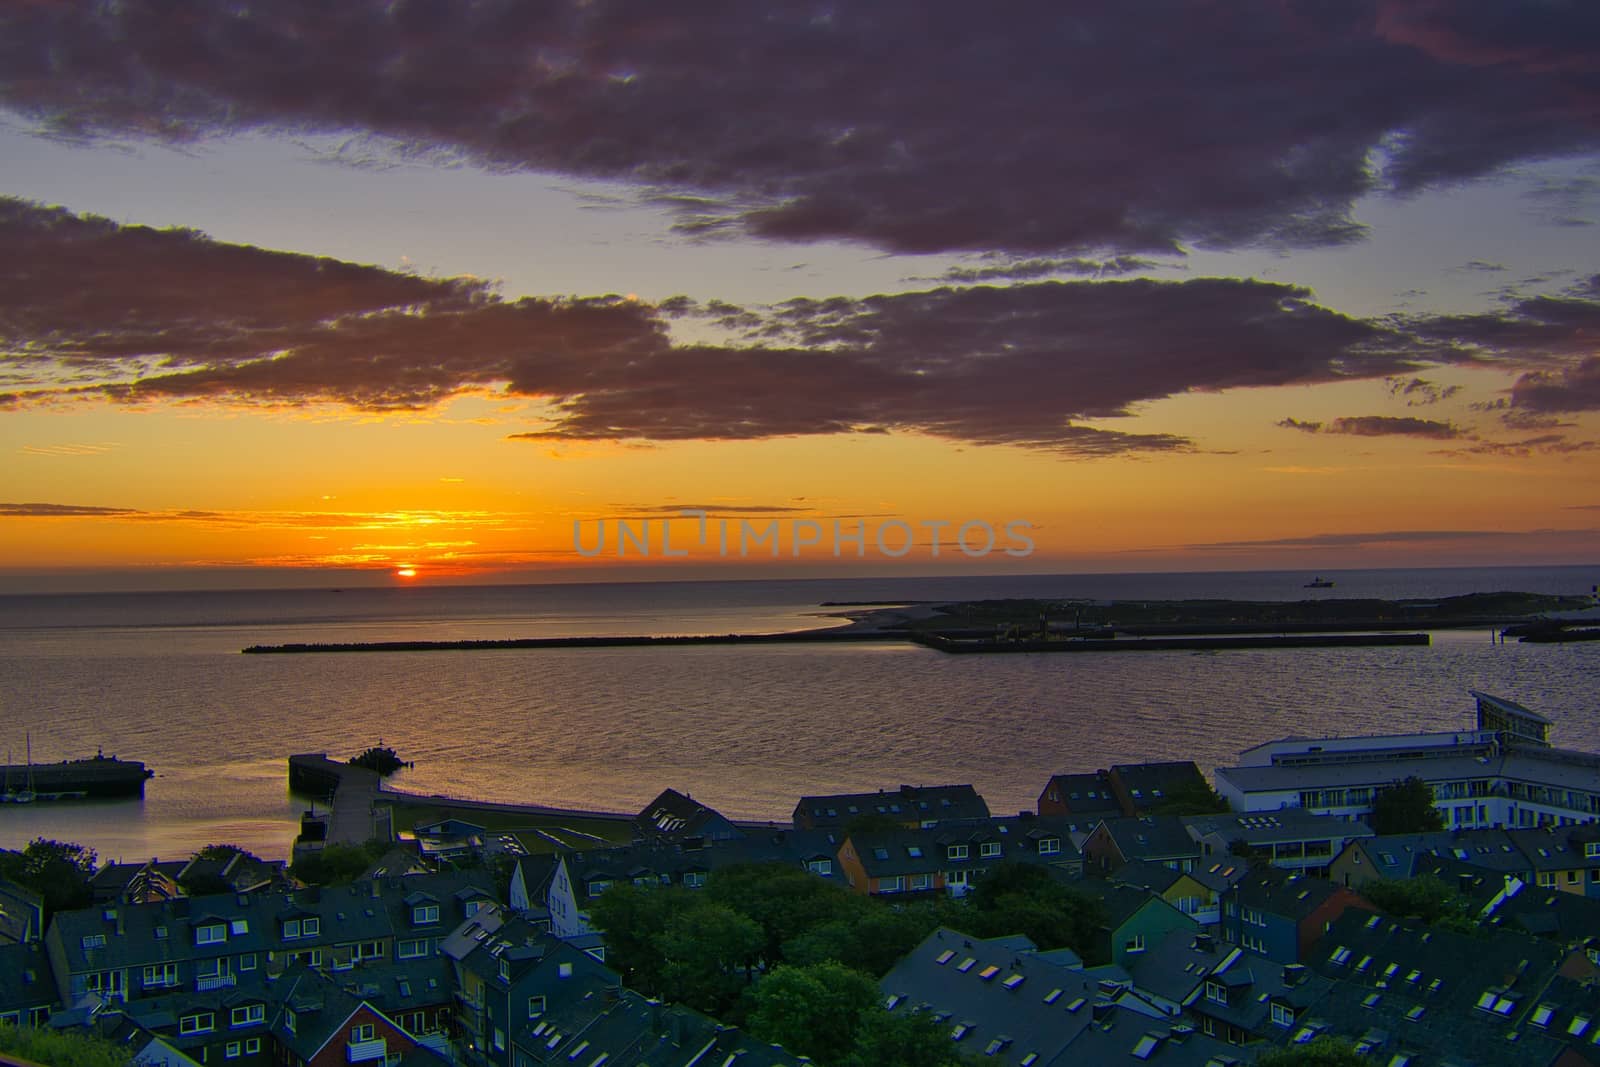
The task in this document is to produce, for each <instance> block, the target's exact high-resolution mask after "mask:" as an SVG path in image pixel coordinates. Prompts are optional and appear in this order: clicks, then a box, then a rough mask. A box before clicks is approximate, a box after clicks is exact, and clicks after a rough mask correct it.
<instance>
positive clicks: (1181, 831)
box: [1100, 815, 1200, 860]
mask: <svg viewBox="0 0 1600 1067" xmlns="http://www.w3.org/2000/svg"><path fill="white" fill-rule="evenodd" d="M1100 825H1101V826H1103V827H1104V828H1105V831H1106V833H1108V834H1110V835H1111V839H1112V840H1113V841H1115V842H1116V845H1117V849H1118V850H1119V851H1120V852H1121V853H1122V855H1123V856H1124V857H1126V858H1127V859H1130V860H1134V859H1149V860H1166V859H1198V858H1199V857H1200V844H1199V842H1197V841H1196V840H1195V839H1194V838H1193V837H1191V836H1189V830H1188V827H1187V826H1186V825H1185V823H1184V820H1183V817H1182V816H1178V815H1145V816H1140V817H1131V818H1120V819H1106V820H1105V821H1104V822H1102V823H1101V824H1100Z"/></svg>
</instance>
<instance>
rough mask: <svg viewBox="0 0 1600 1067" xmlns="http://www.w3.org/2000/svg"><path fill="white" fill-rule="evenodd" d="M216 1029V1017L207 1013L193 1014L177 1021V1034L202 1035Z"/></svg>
mask: <svg viewBox="0 0 1600 1067" xmlns="http://www.w3.org/2000/svg"><path fill="white" fill-rule="evenodd" d="M216 1028H217V1017H216V1016H215V1015H213V1014H212V1013H211V1012H209V1011H200V1012H195V1013H194V1014H193V1015H185V1016H184V1017H183V1018H181V1019H179V1020H178V1033H180V1034H204V1033H209V1032H210V1031H212V1030H215V1029H216Z"/></svg>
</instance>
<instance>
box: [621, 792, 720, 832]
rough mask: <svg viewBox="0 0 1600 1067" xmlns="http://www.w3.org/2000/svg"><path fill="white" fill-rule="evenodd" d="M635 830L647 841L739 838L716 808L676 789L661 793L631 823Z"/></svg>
mask: <svg viewBox="0 0 1600 1067" xmlns="http://www.w3.org/2000/svg"><path fill="white" fill-rule="evenodd" d="M633 826H634V829H635V830H636V831H637V832H639V833H640V834H643V835H645V836H648V837H673V838H677V837H699V836H704V835H708V834H710V835H715V836H719V837H738V836H739V835H740V831H739V830H738V829H737V828H736V827H735V826H734V825H733V823H732V822H730V821H729V820H728V819H727V817H726V816H724V815H723V814H722V813H721V812H719V811H717V810H716V809H715V808H709V807H707V806H706V805H704V804H702V803H700V802H699V801H698V800H695V799H694V798H693V797H691V796H689V795H688V794H686V793H680V792H678V791H677V790H676V789H663V790H662V791H661V794H660V795H659V796H657V797H656V798H655V799H654V800H652V801H651V802H650V803H648V804H646V805H645V806H644V808H643V809H642V810H641V811H640V812H639V814H638V815H637V816H635V817H634V820H633Z"/></svg>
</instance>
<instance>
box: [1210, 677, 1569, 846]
mask: <svg viewBox="0 0 1600 1067" xmlns="http://www.w3.org/2000/svg"><path fill="white" fill-rule="evenodd" d="M1472 695H1473V697H1474V698H1476V700H1477V708H1478V721H1477V727H1476V729H1470V730H1457V731H1446V732H1439V733H1420V734H1383V735H1375V736H1366V737H1327V738H1302V737H1292V738H1283V739H1281V740H1277V741H1268V742H1266V743H1265V744H1260V745H1256V746H1255V747H1254V748H1249V749H1246V750H1245V751H1243V752H1241V753H1240V754H1239V763H1238V764H1237V765H1236V766H1233V767H1218V768H1217V773H1216V783H1217V792H1218V793H1220V794H1221V795H1222V796H1223V797H1224V798H1225V799H1226V800H1227V801H1228V803H1229V804H1230V805H1231V806H1232V807H1233V808H1234V810H1235V811H1244V812H1259V811H1277V810H1279V809H1282V808H1304V809H1306V810H1307V811H1311V812H1315V813H1317V814H1323V815H1343V816H1349V817H1359V816H1362V815H1365V814H1367V813H1368V812H1370V811H1371V810H1372V801H1373V798H1374V796H1376V794H1377V792H1378V790H1380V789H1383V788H1385V787H1386V786H1390V785H1394V784H1395V783H1397V782H1400V781H1403V780H1405V779H1407V778H1412V777H1415V778H1418V779H1421V780H1422V781H1423V782H1426V783H1427V784H1428V785H1429V786H1430V787H1432V789H1433V795H1434V806H1435V807H1436V808H1438V809H1439V812H1440V814H1441V815H1443V816H1444V820H1445V826H1446V827H1449V828H1459V827H1483V826H1504V827H1518V826H1571V825H1575V824H1578V823H1587V822H1600V755H1595V754H1592V753H1587V752H1575V751H1572V750H1570V749H1561V748H1555V747H1553V746H1552V745H1551V744H1550V741H1549V738H1550V726H1551V723H1550V720H1549V719H1546V718H1545V717H1544V716H1542V715H1539V714H1537V713H1536V712H1533V711H1529V710H1528V709H1527V708H1524V707H1522V706H1521V705H1520V704H1517V703H1515V702H1513V701H1510V700H1505V699H1503V698H1501V697H1495V696H1490V695H1489V694H1487V693H1479V692H1477V691H1473V692H1472Z"/></svg>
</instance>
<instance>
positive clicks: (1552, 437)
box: [1445, 433, 1600, 458]
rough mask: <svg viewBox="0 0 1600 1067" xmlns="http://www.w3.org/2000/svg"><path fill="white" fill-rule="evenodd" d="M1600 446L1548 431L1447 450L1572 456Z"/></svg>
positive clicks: (1504, 454) (1516, 455)
mask: <svg viewBox="0 0 1600 1067" xmlns="http://www.w3.org/2000/svg"><path fill="white" fill-rule="evenodd" d="M1597 448H1600V444H1597V443H1596V442H1594V441H1574V440H1572V439H1570V438H1568V437H1566V436H1565V435H1563V434H1558V433H1547V434H1540V435H1538V436H1537V437H1524V438H1522V439H1521V440H1516V441H1478V442H1476V443H1474V444H1471V445H1464V446H1462V447H1460V448H1452V449H1448V450H1446V452H1445V454H1446V455H1469V456H1509V457H1515V458H1521V457H1524V456H1533V455H1546V456H1570V455H1575V454H1577V453H1582V452H1593V451H1595V450H1596V449H1597Z"/></svg>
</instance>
